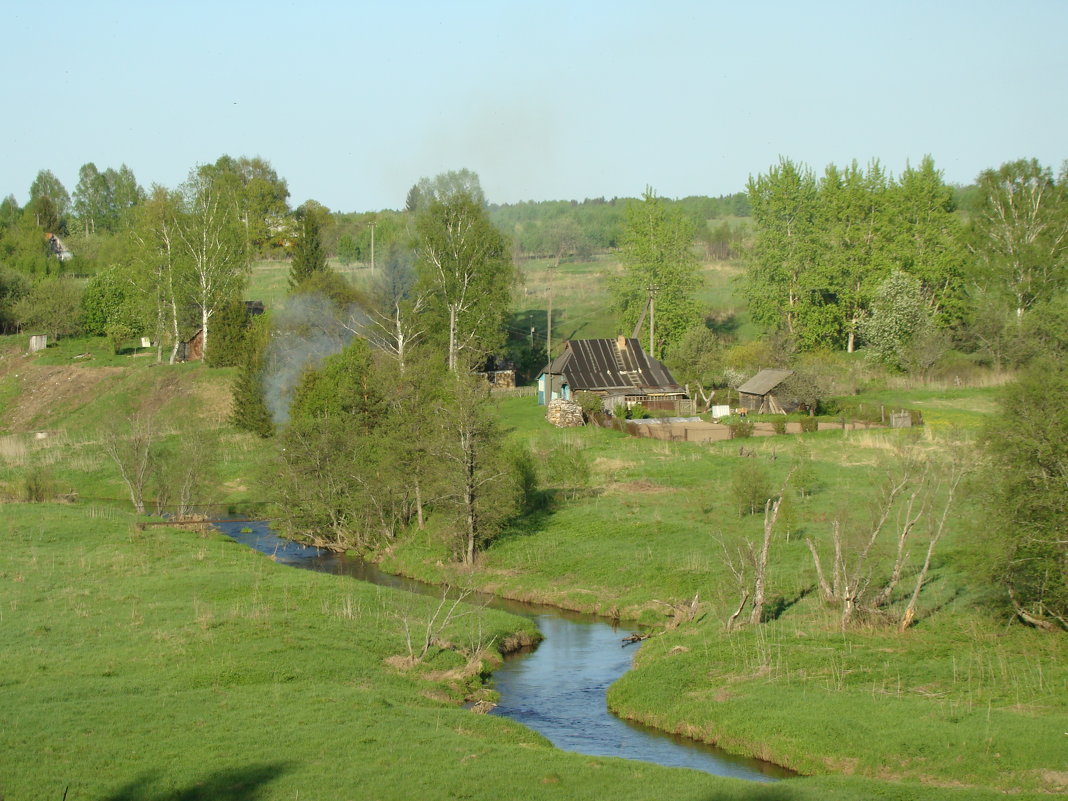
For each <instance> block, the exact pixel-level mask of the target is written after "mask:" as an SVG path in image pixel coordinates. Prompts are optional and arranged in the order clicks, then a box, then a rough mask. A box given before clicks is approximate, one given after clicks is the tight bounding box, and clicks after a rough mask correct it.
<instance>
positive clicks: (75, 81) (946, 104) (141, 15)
mask: <svg viewBox="0 0 1068 801" xmlns="http://www.w3.org/2000/svg"><path fill="white" fill-rule="evenodd" d="M0 12H2V13H0V19H2V20H3V21H2V23H0V74H3V75H4V76H5V78H4V80H3V81H2V83H0V109H2V110H3V117H2V120H0V196H6V195H8V194H14V195H15V197H16V199H17V200H18V202H19V203H20V204H24V203H26V202H27V200H28V199H29V198H28V194H29V187H30V184H31V183H32V182H33V179H34V177H35V176H36V174H37V172H38V170H41V169H49V170H51V171H52V172H53V173H55V174H56V176H57V177H59V179H60V180H61V181H62V182H63V183H64V185H65V186H66V187H67V189H68V191H73V189H74V186H75V185H76V183H77V180H78V169H79V167H80V166H81V165H82V164H85V163H86V162H90V161H91V162H93V163H95V164H96V166H97V167H98V168H99V169H100V170H104V169H105V168H107V167H116V168H117V167H119V166H120V165H121V164H123V163H125V164H127V165H129V166H130V167H131V168H132V169H133V171H134V173H135V175H136V176H137V179H138V181H139V182H140V183H141V184H142V185H144V186H146V187H147V186H149V185H151V184H153V183H158V184H162V185H164V186H168V187H175V186H177V185H178V184H180V183H181V182H182V181H183V180H184V179H185V178H186V176H187V175H188V173H189V171H190V170H191V169H192V168H194V167H195V166H196V165H198V164H203V163H208V162H213V161H215V160H216V159H217V158H218V157H219V156H220V155H222V154H224V153H225V154H229V155H231V156H234V157H237V156H242V155H245V156H260V157H263V158H265V159H267V160H268V161H270V162H271V164H272V166H273V167H274V168H275V170H276V171H277V172H278V173H279V175H280V176H282V177H283V178H285V179H286V181H287V182H288V185H289V189H290V193H291V197H290V202H291V204H292V205H294V206H296V205H299V204H300V203H303V202H304V201H305V200H308V199H314V200H316V201H318V202H320V203H322V204H324V205H326V206H328V207H329V208H331V209H332V210H335V211H370V210H378V209H383V208H401V207H402V206H403V205H404V200H405V196H406V194H407V191H408V189H409V187H411V186H412V184H414V183H416V182H417V181H418V180H419V179H420V178H421V177H423V176H433V175H436V174H438V173H440V172H444V171H447V170H456V169H461V168H467V169H472V170H474V171H476V172H477V173H478V174H479V176H480V178H481V182H482V186H483V189H484V190H485V193H486V197H487V199H488V200H489V201H490V202H491V203H514V202H519V201H524V200H559V199H567V200H570V199H576V200H582V199H584V198H587V197H600V196H604V197H609V198H610V197H617V196H618V197H634V196H638V195H640V194H641V193H642V191H644V190H645V189H646V188H647V187H649V188H652V189H653V190H654V191H656V193H657V194H659V195H661V196H664V197H685V196H687V195H713V196H714V195H722V194H730V193H733V192H738V191H743V190H744V188H745V183H746V181H747V179H748V177H749V176H750V175H758V174H761V173H764V172H766V171H767V170H768V168H769V167H771V166H772V165H774V164H775V163H776V162H777V161H778V160H779V159H780V158H781V157H785V158H790V159H792V160H794V161H796V162H802V163H805V164H807V165H809V166H810V167H812V168H813V169H814V170H815V171H816V172H817V173H820V172H822V171H823V169H824V167H825V166H826V165H827V164H830V163H835V164H839V165H842V164H848V163H849V162H851V161H852V160H854V159H856V160H857V161H859V162H860V163H862V164H866V163H867V162H869V161H871V160H872V159H878V160H879V161H880V162H881V163H882V165H883V166H884V167H885V168H886V169H887V170H889V171H890V172H891V173H893V174H899V173H900V172H901V170H903V169H904V168H905V167H906V165H907V164H909V163H911V164H918V163H919V161H920V160H921V159H922V158H923V157H924V155H927V154H930V155H931V156H932V157H933V158H934V160H935V164H936V166H937V167H938V168H939V169H941V170H942V171H943V172H944V176H945V179H946V180H947V181H949V182H951V183H958V184H968V183H971V182H973V181H974V180H975V177H976V176H977V175H978V173H979V172H980V171H981V170H983V169H987V168H991V167H997V166H998V165H1000V164H1001V163H1003V162H1006V161H1011V160H1014V159H1018V158H1037V159H1038V160H1039V161H1040V162H1041V163H1043V164H1045V165H1047V166H1049V167H1051V168H1053V169H1054V170H1057V169H1059V168H1060V165H1061V164H1062V162H1063V161H1064V160H1065V159H1066V158H1068V137H1066V135H1065V133H1066V131H1068V46H1066V43H1065V39H1066V34H1068V0H1046V1H1042V0H1016V2H1004V1H1003V2H986V0H971V1H970V2H939V1H938V0H925V1H924V2H911V1H909V0H901V1H899V2H857V1H856V0H854V2H819V0H809V2H804V3H801V2H796V1H795V2H770V1H769V2H760V0H753V1H752V2H739V0H735V1H734V2H731V3H721V2H713V0H705V1H704V2H684V1H683V0H659V2H650V1H649V0H646V2H630V1H629V0H611V1H606V2H601V1H600V0H597V1H594V0H589V1H584V0H567V1H566V2H555V0H550V1H548V2H544V1H542V0H539V2H530V0H501V1H500V2H464V1H463V0H452V1H451V2H446V1H445V0H439V1H438V2H414V1H407V2H406V1H405V0H394V2H368V1H367V0H364V2H357V1H355V0H352V1H350V2H340V0H338V1H337V2H330V1H328V0H296V1H293V2H290V1H283V0H261V1H260V2H256V3H250V2H227V0H213V2H201V0H184V1H183V2H163V0H140V2H136V3H133V2H117V1H116V2H108V1H107V0H79V1H78V2H66V0H58V1H57V2H49V3H41V2H36V0H0Z"/></svg>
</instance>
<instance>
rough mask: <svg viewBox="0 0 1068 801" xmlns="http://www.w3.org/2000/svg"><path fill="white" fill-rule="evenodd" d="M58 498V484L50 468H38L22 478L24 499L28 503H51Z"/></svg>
mask: <svg viewBox="0 0 1068 801" xmlns="http://www.w3.org/2000/svg"><path fill="white" fill-rule="evenodd" d="M55 496H56V482H55V481H53V479H52V474H51V473H50V472H49V470H48V468H46V467H41V466H36V467H31V468H30V469H29V470H27V471H26V475H24V476H23V477H22V499H23V500H24V501H26V502H27V503H41V502H43V501H50V500H52V499H53V498H54V497H55Z"/></svg>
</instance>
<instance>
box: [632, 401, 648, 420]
mask: <svg viewBox="0 0 1068 801" xmlns="http://www.w3.org/2000/svg"><path fill="white" fill-rule="evenodd" d="M648 417H652V415H651V414H650V413H649V410H648V409H646V408H645V407H644V406H642V404H640V403H635V404H634V405H633V406H631V407H630V408H629V409H627V419H629V420H645V419H646V418H648Z"/></svg>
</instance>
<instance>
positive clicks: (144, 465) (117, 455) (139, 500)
mask: <svg viewBox="0 0 1068 801" xmlns="http://www.w3.org/2000/svg"><path fill="white" fill-rule="evenodd" d="M158 438H159V432H158V430H157V426H156V420H155V417H154V416H153V415H152V414H150V413H148V412H137V413H135V414H132V415H130V416H129V417H127V418H122V419H116V421H115V422H114V423H113V424H112V425H111V427H109V428H108V430H107V432H106V433H105V435H104V451H105V452H106V453H107V454H108V456H110V457H111V459H112V461H114V462H115V465H116V466H117V467H118V468H119V475H120V476H121V477H122V481H123V483H124V484H125V485H126V489H127V490H128V491H129V493H130V501H131V502H132V503H133V507H134V511H135V512H137V514H139V515H143V514H144V513H145V487H146V486H147V485H148V481H149V478H150V477H151V475H152V466H153V457H154V446H155V445H156V442H157V440H158Z"/></svg>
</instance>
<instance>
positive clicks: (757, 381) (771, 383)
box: [738, 369, 797, 414]
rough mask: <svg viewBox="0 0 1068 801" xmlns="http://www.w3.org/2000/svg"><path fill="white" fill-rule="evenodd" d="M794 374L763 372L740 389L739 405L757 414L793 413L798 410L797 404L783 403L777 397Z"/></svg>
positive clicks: (777, 371) (789, 372) (786, 371)
mask: <svg viewBox="0 0 1068 801" xmlns="http://www.w3.org/2000/svg"><path fill="white" fill-rule="evenodd" d="M793 374H794V371H793V370H770V369H769V370H761V371H760V372H759V373H757V374H756V375H755V376H753V377H752V378H750V379H749V380H748V381H746V382H745V383H744V384H742V385H741V386H740V387H738V405H739V406H741V407H742V408H743V409H745V410H747V411H750V412H756V413H757V414H786V412H787V411H793V409H795V408H797V404H796V403H788V402H783V401H782V400H780V398H778V397H777V396H776V392H777V391H778V390H779V388H780V387H781V386H782V382H783V381H785V380H786V379H787V378H789V377H790V376H792V375H793ZM787 407H790V408H787Z"/></svg>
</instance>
